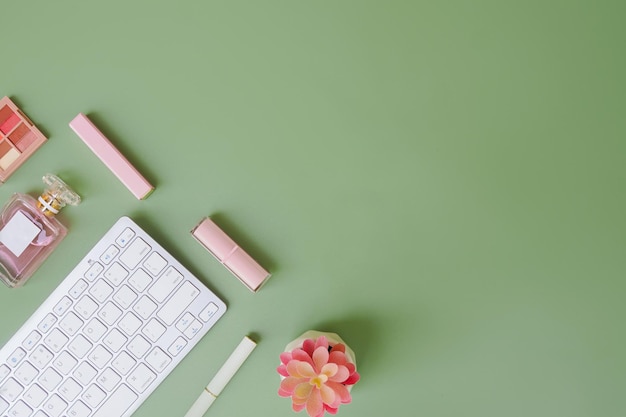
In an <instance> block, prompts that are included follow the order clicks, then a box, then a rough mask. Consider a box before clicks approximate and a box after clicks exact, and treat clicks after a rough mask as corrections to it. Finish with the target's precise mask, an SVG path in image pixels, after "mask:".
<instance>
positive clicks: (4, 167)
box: [0, 97, 46, 183]
mask: <svg viewBox="0 0 626 417" xmlns="http://www.w3.org/2000/svg"><path fill="white" fill-rule="evenodd" d="M45 141H46V137H45V136H44V135H43V133H41V132H40V131H39V129H37V127H36V126H35V125H34V124H33V122H31V121H30V119H29V118H28V117H26V115H25V114H24V113H23V112H22V111H21V110H20V109H19V108H18V107H17V106H16V105H15V103H13V102H12V101H11V99H9V98H8V97H4V98H2V99H0V182H2V183H4V182H6V180H7V178H9V177H10V176H11V174H13V172H15V170H16V169H17V168H19V167H20V165H22V164H23V163H24V162H25V161H26V160H27V159H28V157H29V156H31V155H32V154H33V152H35V151H36V150H37V149H38V148H39V147H40V146H41V145H43V144H44V142H45Z"/></svg>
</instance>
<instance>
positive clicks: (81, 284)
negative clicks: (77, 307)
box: [69, 279, 89, 299]
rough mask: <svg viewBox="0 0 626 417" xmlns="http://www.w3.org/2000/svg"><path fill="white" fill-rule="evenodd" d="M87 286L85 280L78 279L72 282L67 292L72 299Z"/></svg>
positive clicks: (79, 294) (78, 295)
mask: <svg viewBox="0 0 626 417" xmlns="http://www.w3.org/2000/svg"><path fill="white" fill-rule="evenodd" d="M88 286H89V284H87V282H86V281H85V280H83V279H79V280H78V281H77V282H76V284H74V286H73V287H72V289H71V290H70V292H69V294H70V296H71V297H72V298H73V299H77V298H78V297H80V296H81V294H82V293H83V292H85V290H86V289H87V287H88Z"/></svg>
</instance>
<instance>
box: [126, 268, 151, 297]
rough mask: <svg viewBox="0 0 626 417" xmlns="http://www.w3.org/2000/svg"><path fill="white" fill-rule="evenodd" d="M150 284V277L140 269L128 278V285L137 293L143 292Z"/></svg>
mask: <svg viewBox="0 0 626 417" xmlns="http://www.w3.org/2000/svg"><path fill="white" fill-rule="evenodd" d="M151 282H152V277H151V276H150V275H148V273H147V272H146V271H144V270H143V269H141V268H140V269H138V270H136V271H135V272H134V273H133V274H132V275H131V276H130V278H128V283H129V284H130V285H131V286H132V287H133V288H134V289H136V290H137V291H138V292H144V291H145V290H146V288H148V285H150V283H151Z"/></svg>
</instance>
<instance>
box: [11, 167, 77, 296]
mask: <svg viewBox="0 0 626 417" xmlns="http://www.w3.org/2000/svg"><path fill="white" fill-rule="evenodd" d="M43 182H44V183H45V184H46V186H47V188H46V189H45V191H44V192H43V193H42V194H41V195H40V196H39V198H38V199H34V198H33V197H31V196H30V195H27V194H19V193H16V194H13V196H12V197H11V198H10V199H9V201H8V202H7V203H6V205H5V206H4V208H3V209H2V212H1V213H0V278H1V279H2V281H3V282H4V283H5V284H6V285H7V286H9V287H21V286H22V285H24V283H25V282H26V281H27V280H28V279H29V278H30V277H31V276H32V274H33V273H34V272H35V270H36V269H37V268H39V266H40V265H41V263H42V262H43V261H44V260H45V259H46V258H47V257H48V255H50V253H51V252H52V251H53V250H54V248H56V246H57V245H58V244H59V243H60V242H61V240H63V238H64V237H65V235H66V234H67V229H66V228H65V226H63V224H61V222H59V220H57V219H56V218H55V217H54V216H55V215H56V214H57V213H58V212H59V210H61V209H62V208H63V207H65V205H66V204H70V205H73V206H75V205H77V204H78V203H80V196H79V195H78V194H76V193H75V192H74V191H72V189H71V188H70V187H69V186H68V185H67V184H65V183H64V182H63V181H62V180H61V179H60V178H59V177H57V176H55V175H52V174H47V175H45V176H44V177H43Z"/></svg>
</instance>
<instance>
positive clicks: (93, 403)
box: [82, 385, 106, 408]
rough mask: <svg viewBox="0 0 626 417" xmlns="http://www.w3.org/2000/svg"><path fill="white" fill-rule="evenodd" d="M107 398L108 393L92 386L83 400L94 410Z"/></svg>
mask: <svg viewBox="0 0 626 417" xmlns="http://www.w3.org/2000/svg"><path fill="white" fill-rule="evenodd" d="M105 397H106V393H105V392H104V391H102V390H101V389H100V388H99V387H98V386H97V385H91V386H89V388H87V390H86V391H85V393H84V394H83V397H82V398H83V400H84V401H85V402H86V403H87V405H89V406H90V407H92V408H95V407H97V406H98V405H99V404H100V403H101V402H102V400H104V399H105Z"/></svg>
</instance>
